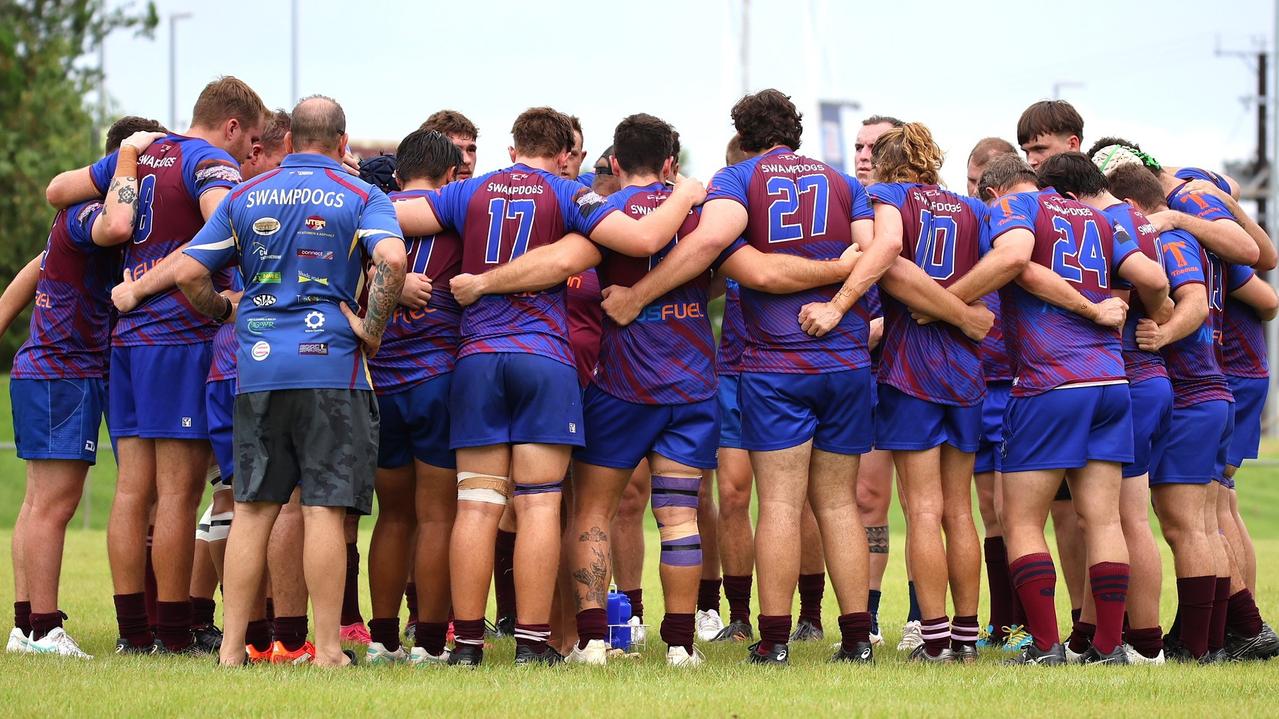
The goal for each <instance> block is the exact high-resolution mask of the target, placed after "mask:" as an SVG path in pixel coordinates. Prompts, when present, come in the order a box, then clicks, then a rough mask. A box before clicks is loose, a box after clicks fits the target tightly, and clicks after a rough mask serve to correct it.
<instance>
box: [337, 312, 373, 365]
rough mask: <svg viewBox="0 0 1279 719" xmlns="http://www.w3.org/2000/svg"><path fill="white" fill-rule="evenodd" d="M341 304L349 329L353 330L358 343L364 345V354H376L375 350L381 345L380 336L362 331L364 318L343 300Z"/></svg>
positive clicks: (368, 355)
mask: <svg viewBox="0 0 1279 719" xmlns="http://www.w3.org/2000/svg"><path fill="white" fill-rule="evenodd" d="M341 306H342V314H344V315H346V321H347V322H348V323H350V325H351V331H352V332H354V333H355V336H356V338H357V339H359V340H360V344H362V345H364V356H365V357H373V356H374V355H376V354H377V351H378V350H379V349H381V347H382V338H381V337H370V336H369V334H368V333H367V332H365V331H364V318H363V317H361V316H359V315H357V314H355V312H354V311H353V310H352V309H351V308H350V307H347V306H346V303H345V302H343V303H342V305H341Z"/></svg>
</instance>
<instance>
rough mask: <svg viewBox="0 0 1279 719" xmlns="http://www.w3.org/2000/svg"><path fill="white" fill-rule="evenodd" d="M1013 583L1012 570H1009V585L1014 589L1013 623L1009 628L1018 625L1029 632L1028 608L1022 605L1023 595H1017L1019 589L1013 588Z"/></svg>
mask: <svg viewBox="0 0 1279 719" xmlns="http://www.w3.org/2000/svg"><path fill="white" fill-rule="evenodd" d="M1009 566H1011V565H1009ZM1012 581H1013V580H1012V570H1011V569H1009V571H1008V584H1009V586H1012V587H1013V623H1012V624H1010V625H1008V626H1013V625H1017V626H1020V627H1021V628H1023V629H1025V630H1026V631H1027V632H1029V631H1031V629H1030V617H1028V616H1026V607H1025V606H1024V605H1023V604H1022V603H1021V595H1020V594H1018V593H1017V587H1016V586H1013V583H1012Z"/></svg>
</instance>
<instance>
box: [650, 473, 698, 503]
mask: <svg viewBox="0 0 1279 719" xmlns="http://www.w3.org/2000/svg"><path fill="white" fill-rule="evenodd" d="M701 486H702V476H701V475H700V474H699V475H697V476H695V477H688V476H685V477H672V476H663V475H660V474H655V475H653V492H652V495H651V501H652V503H653V510H654V511H656V510H659V509H665V508H667V507H691V508H692V509H697V491H698V489H699V488H700V487H701Z"/></svg>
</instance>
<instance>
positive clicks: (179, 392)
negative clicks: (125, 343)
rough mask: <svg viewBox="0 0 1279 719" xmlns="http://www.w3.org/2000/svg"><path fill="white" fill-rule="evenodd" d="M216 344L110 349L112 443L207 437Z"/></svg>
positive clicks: (109, 417)
mask: <svg viewBox="0 0 1279 719" xmlns="http://www.w3.org/2000/svg"><path fill="white" fill-rule="evenodd" d="M212 347H213V343H212V342H196V343H193V344H189V345H156V346H145V347H143V346H139V347H112V348H111V378H110V382H109V383H108V385H109V389H108V392H109V394H110V397H111V402H110V406H109V408H108V411H107V428H108V429H110V430H111V437H112V438H113V439H115V438H119V437H142V438H144V439H206V440H207V439H208V438H209V427H208V423H207V420H206V415H205V406H204V405H205V397H204V385H205V384H206V382H207V380H208V378H209V364H210V363H211V362H212Z"/></svg>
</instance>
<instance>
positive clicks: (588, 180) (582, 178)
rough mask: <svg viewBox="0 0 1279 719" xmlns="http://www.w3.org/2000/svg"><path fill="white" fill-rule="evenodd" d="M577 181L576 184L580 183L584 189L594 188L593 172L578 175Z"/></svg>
mask: <svg viewBox="0 0 1279 719" xmlns="http://www.w3.org/2000/svg"><path fill="white" fill-rule="evenodd" d="M577 181H578V182H580V183H582V184H583V185H585V186H586V187H594V186H595V173H594V172H583V173H581V174H580V175H578V176H577Z"/></svg>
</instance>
